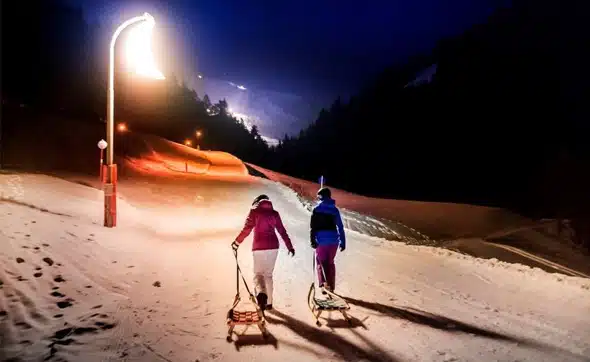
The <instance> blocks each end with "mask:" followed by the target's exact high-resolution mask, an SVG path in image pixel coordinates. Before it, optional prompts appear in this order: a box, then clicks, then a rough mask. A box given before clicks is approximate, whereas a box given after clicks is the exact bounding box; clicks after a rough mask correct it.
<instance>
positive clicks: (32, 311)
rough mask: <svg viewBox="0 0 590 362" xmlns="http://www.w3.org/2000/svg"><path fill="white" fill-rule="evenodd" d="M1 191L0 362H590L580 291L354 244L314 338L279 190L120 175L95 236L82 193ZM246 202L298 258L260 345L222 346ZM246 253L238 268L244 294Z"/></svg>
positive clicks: (501, 270) (94, 207)
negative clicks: (339, 306)
mask: <svg viewBox="0 0 590 362" xmlns="http://www.w3.org/2000/svg"><path fill="white" fill-rule="evenodd" d="M79 180H81V178H80V179H79ZM87 183H91V181H87ZM0 185H2V194H3V198H4V201H3V202H2V203H1V204H0V237H1V238H2V240H1V243H2V244H1V245H2V248H0V284H1V285H0V354H2V355H0V360H9V359H10V358H20V360H25V361H29V360H33V361H36V360H42V359H45V358H47V359H48V360H67V361H80V360H83V361H89V362H92V361H105V360H111V361H133V360H141V361H160V360H162V361H195V360H198V361H214V360H222V361H244V360H250V361H276V360H281V361H297V362H299V361H302V360H305V361H320V360H321V361H340V360H349V361H459V360H469V361H491V360H500V361H515V360H519V361H588V360H589V357H590V340H589V339H588V338H587V337H588V336H589V335H590V317H589V314H588V311H589V310H590V290H589V288H590V282H589V281H588V280H587V279H582V278H575V277H567V276H563V275H559V274H548V273H545V272H543V271H542V270H539V269H532V268H529V267H526V266H523V265H516V264H508V263H503V262H499V261H496V260H484V259H475V258H472V257H469V256H466V255H461V254H459V253H455V252H452V251H448V250H444V249H440V248H432V247H426V246H411V245H405V244H403V243H400V242H391V241H386V240H384V239H380V238H376V237H371V236H365V235H361V234H359V233H354V232H352V233H349V240H348V248H347V250H346V251H345V252H344V253H339V254H338V257H337V263H338V279H337V289H338V291H339V293H341V294H342V295H344V296H345V297H347V299H348V301H349V302H350V303H351V306H352V310H351V315H352V316H353V317H354V320H355V324H354V326H353V327H352V328H350V327H347V326H346V325H345V324H343V323H341V321H340V319H339V317H338V316H336V315H333V316H331V317H333V318H334V319H328V320H324V321H323V323H324V326H323V327H321V328H318V327H316V326H315V325H314V324H313V321H312V318H311V315H310V313H309V311H308V310H307V306H306V304H305V301H304V300H305V296H306V294H307V290H308V289H309V285H310V283H311V280H312V271H311V258H312V250H311V249H310V248H309V247H308V238H309V232H308V224H309V212H308V211H307V210H306V209H305V208H304V207H302V205H301V203H300V202H299V200H298V199H297V197H296V196H295V194H294V192H293V191H291V190H288V189H287V188H286V187H284V186H281V185H277V184H275V183H273V182H270V181H267V180H261V179H255V178H252V177H249V176H202V175H201V176H199V175H191V174H185V175H182V174H179V173H176V172H175V173H174V176H171V175H169V177H165V176H164V174H158V177H153V176H150V175H147V174H142V175H135V176H133V177H131V176H129V177H127V178H125V179H123V180H121V183H120V187H119V190H120V191H119V192H120V196H121V199H120V201H119V209H118V211H119V224H118V227H117V228H114V229H107V228H104V227H102V226H101V225H102V193H101V192H100V191H99V190H97V189H96V188H92V187H88V186H83V185H81V184H78V183H74V182H69V181H66V180H63V179H58V178H53V177H48V176H43V175H27V174H11V175H10V174H9V175H0ZM260 193H266V194H268V195H269V196H270V197H271V199H272V200H273V202H274V205H275V208H276V209H277V210H279V211H280V212H281V215H282V217H283V221H284V223H285V225H286V227H287V230H288V231H289V233H290V235H291V237H292V239H293V242H294V245H295V247H296V256H295V258H293V259H291V258H289V257H288V256H287V255H286V252H285V250H282V251H281V253H280V254H279V260H278V262H277V267H276V270H275V278H276V281H275V306H276V311H275V312H273V313H269V315H268V322H269V330H270V332H271V334H272V336H273V337H272V338H271V339H270V340H269V341H267V342H265V341H263V340H262V339H261V338H260V337H259V336H258V335H257V334H256V332H255V331H254V330H250V331H249V333H252V336H240V337H239V338H237V341H236V342H235V343H234V344H233V345H231V344H228V343H227V342H226V341H225V332H226V327H225V324H224V320H225V315H226V312H227V309H228V308H229V306H230V304H231V301H232V300H233V297H234V294H235V264H234V262H233V256H232V254H231V251H230V248H229V243H230V242H231V240H232V239H233V237H235V235H236V234H237V232H238V231H239V229H240V227H241V225H242V223H243V221H244V217H245V215H246V214H247V212H248V209H249V206H250V202H251V200H252V199H253V198H254V197H255V196H256V195H258V194H260ZM398 232H399V233H403V231H402V230H401V229H400V231H398ZM405 236H407V237H409V236H411V234H409V233H408V234H405ZM248 240H250V239H248ZM249 246H250V245H249V241H247V242H246V245H244V246H243V247H242V249H240V254H239V259H240V263H241V264H242V268H243V270H244V272H245V274H246V278H247V280H248V281H250V280H251V268H252V261H251V257H250V253H249V251H248V248H249ZM242 293H245V290H242ZM246 306H247V304H244V307H246ZM238 332H241V329H240V330H238Z"/></svg>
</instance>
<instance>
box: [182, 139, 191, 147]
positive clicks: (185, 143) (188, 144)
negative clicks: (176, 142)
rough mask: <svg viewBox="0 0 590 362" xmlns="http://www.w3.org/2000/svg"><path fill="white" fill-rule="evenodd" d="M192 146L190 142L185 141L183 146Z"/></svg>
mask: <svg viewBox="0 0 590 362" xmlns="http://www.w3.org/2000/svg"><path fill="white" fill-rule="evenodd" d="M192 144H193V143H192V142H191V140H185V141H184V145H185V146H190V145H192Z"/></svg>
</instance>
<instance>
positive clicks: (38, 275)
mask: <svg viewBox="0 0 590 362" xmlns="http://www.w3.org/2000/svg"><path fill="white" fill-rule="evenodd" d="M33 276H34V277H35V278H39V277H41V276H43V273H41V272H39V273H35V274H33Z"/></svg>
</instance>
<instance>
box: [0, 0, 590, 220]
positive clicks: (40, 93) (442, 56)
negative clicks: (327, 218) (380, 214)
mask: <svg viewBox="0 0 590 362" xmlns="http://www.w3.org/2000/svg"><path fill="white" fill-rule="evenodd" d="M587 10H588V4H586V3H585V2H584V1H566V2H562V1H557V0H555V1H552V0H537V1H531V0H514V1H513V3H512V5H511V6H510V7H508V8H502V9H498V11H497V12H496V13H495V14H494V15H492V16H491V17H490V18H489V19H487V21H486V22H485V23H482V24H480V25H477V26H474V27H472V28H471V29H469V30H468V31H466V32H464V33H463V34H462V35H460V36H456V37H453V38H448V39H443V40H441V41H440V42H439V43H438V44H437V46H436V47H435V48H434V49H433V51H432V52H431V53H429V54H422V55H417V56H415V57H413V58H411V59H408V60H407V62H405V63H403V64H395V65H392V66H391V67H390V68H388V69H385V70H384V71H383V72H382V73H381V74H380V75H379V76H378V77H376V78H375V79H374V80H373V81H372V82H370V83H368V84H367V85H366V87H364V88H363V89H361V90H359V91H358V92H357V94H356V95H354V96H353V97H352V98H351V99H349V100H340V99H337V100H335V101H334V102H333V104H331V105H326V108H325V109H323V110H322V111H321V112H320V114H319V115H318V117H317V119H316V120H315V121H314V122H313V123H312V124H311V125H310V126H309V127H307V128H305V129H303V130H301V132H300V133H299V134H298V135H296V136H286V137H285V138H284V139H283V140H281V142H280V144H279V145H278V146H277V147H268V146H267V145H266V144H265V143H264V141H262V139H261V137H260V135H259V134H258V130H257V129H256V128H254V129H252V130H248V129H247V128H246V127H245V125H244V124H243V123H242V122H240V121H239V120H235V119H233V118H232V117H231V115H230V114H228V112H227V109H228V108H229V107H231V104H230V105H228V104H227V102H225V101H224V100H210V99H209V97H208V96H206V95H200V94H199V95H198V94H196V92H195V91H194V90H192V89H189V88H188V87H187V86H185V85H184V84H183V82H182V81H179V80H177V79H176V77H174V75H173V74H166V76H167V79H166V80H165V81H162V82H154V81H147V80H136V79H134V78H133V77H132V76H130V75H128V74H126V73H125V72H124V71H121V72H119V73H118V76H117V77H118V78H117V84H116V86H117V94H118V96H117V97H118V98H117V106H116V107H117V110H116V118H117V120H118V121H121V120H123V121H125V122H127V123H129V124H130V126H131V127H132V128H133V129H137V130H142V131H145V132H150V133H154V134H157V135H159V136H162V137H165V138H168V139H170V140H173V141H177V142H182V140H183V139H184V138H187V137H188V138H190V137H191V136H192V135H193V133H194V131H195V130H196V129H201V130H203V131H204V134H205V136H204V137H203V139H202V140H201V146H202V147H203V148H209V149H218V150H223V151H227V152H232V153H234V154H236V155H237V156H238V157H240V158H242V159H244V160H245V161H248V162H252V163H255V164H259V165H261V166H263V167H267V168H270V169H273V170H276V171H279V172H283V173H286V174H289V175H291V176H295V177H300V178H304V179H307V180H311V181H317V179H318V178H319V176H320V175H323V176H325V177H326V179H327V182H328V184H329V185H331V186H333V187H337V188H342V189H345V190H347V191H351V192H356V193H360V194H363V195H367V196H375V197H388V198H397V199H408V200H427V201H446V202H462V203H472V204H480V205H491V206H499V207H505V208H509V209H512V210H515V211H517V212H519V213H522V214H525V215H527V216H532V217H557V218H570V219H572V220H577V221H576V222H578V223H579V222H580V221H579V220H589V218H588V214H589V210H590V208H589V207H588V203H589V202H590V199H589V198H590V193H589V192H588V191H587V185H588V182H589V180H590V178H589V175H588V170H589V167H588V165H589V164H590V162H589V154H590V152H589V146H588V142H587V139H588V132H589V131H590V127H589V122H590V121H589V119H590V118H589V116H590V114H589V108H588V107H587V105H586V104H587V98H585V97H587V96H588V95H590V92H589V86H590V81H589V79H588V78H589V76H588V74H587V72H586V71H585V68H586V67H587V64H589V63H590V62H589V61H590V58H589V57H590V53H589V52H587V49H586V48H587V47H588V44H590V36H589V34H588V31H587V29H586V27H585V26H584V24H586V20H587V19H585V14H588V11H587ZM24 16H27V17H28V19H29V21H27V24H33V25H30V26H27V27H23V26H22V21H23V20H22V19H23V18H24ZM102 31H104V29H97V28H91V27H90V26H89V25H88V24H86V23H85V21H84V18H83V14H82V12H81V10H79V9H74V8H71V7H69V6H67V5H65V3H64V1H60V0H51V1H50V0H48V1H38V2H32V3H30V4H29V3H27V4H26V5H25V4H22V3H21V2H7V3H3V4H2V99H3V103H4V106H5V107H6V106H7V105H14V104H20V103H24V104H27V106H28V107H35V108H36V109H39V110H40V111H39V112H38V113H39V114H43V112H48V113H52V114H55V113H58V114H63V115H64V117H71V118H72V117H73V118H76V119H77V120H80V121H82V120H84V121H87V122H101V121H102V122H104V117H105V102H106V96H105V94H106V91H105V88H106V69H102V68H103V67H102V65H100V64H101V63H100V62H98V61H97V59H98V58H99V57H100V56H103V57H104V56H106V55H105V54H104V52H106V49H102V53H100V54H98V53H97V49H98V50H100V47H99V46H97V44H99V45H100V44H101V42H104V39H103V37H104V36H103V35H102V33H100V32H102ZM99 33H100V34H99ZM335 61H337V60H335ZM433 65H436V73H435V74H434V76H433V77H432V80H431V81H430V82H429V83H426V84H422V85H417V86H407V85H408V84H409V83H410V82H412V81H413V80H414V79H415V78H416V76H417V75H418V74H420V72H421V71H423V70H424V69H427V68H429V67H431V66H433ZM211 107H213V108H215V109H216V113H218V114H216V115H214V116H210V115H209V114H208V113H207V110H208V109H211ZM3 113H4V112H3ZM10 114H11V115H14V114H15V113H14V112H11V113H10ZM11 117H12V118H9V117H3V122H5V123H12V124H13V126H14V124H18V123H19V122H22V120H19V119H18V116H11ZM7 118H9V119H7ZM41 118H42V117H39V119H38V120H37V121H36V122H42V120H41ZM9 128H10V127H9ZM8 136H9V135H8ZM6 138H7V136H5V137H4V139H6ZM3 142H4V143H5V142H10V139H9V138H8V140H7V141H3ZM3 146H4V145H3ZM586 224H590V222H586Z"/></svg>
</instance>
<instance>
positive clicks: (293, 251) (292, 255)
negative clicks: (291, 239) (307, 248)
mask: <svg viewBox="0 0 590 362" xmlns="http://www.w3.org/2000/svg"><path fill="white" fill-rule="evenodd" d="M288 254H289V255H290V256H291V257H294V256H295V249H291V250H289V253H288Z"/></svg>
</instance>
